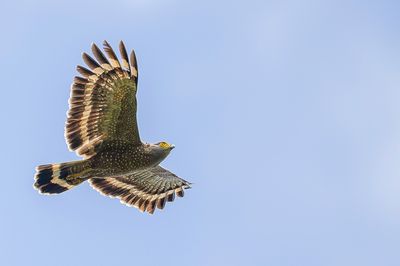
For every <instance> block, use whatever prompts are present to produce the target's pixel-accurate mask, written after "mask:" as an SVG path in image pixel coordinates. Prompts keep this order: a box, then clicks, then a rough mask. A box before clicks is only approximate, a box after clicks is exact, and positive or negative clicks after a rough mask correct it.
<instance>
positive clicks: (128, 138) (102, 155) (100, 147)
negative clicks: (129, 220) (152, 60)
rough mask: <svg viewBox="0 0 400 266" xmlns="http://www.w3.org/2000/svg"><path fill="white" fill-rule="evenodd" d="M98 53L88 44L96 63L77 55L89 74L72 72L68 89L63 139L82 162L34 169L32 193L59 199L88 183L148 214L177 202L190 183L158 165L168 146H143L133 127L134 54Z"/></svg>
mask: <svg viewBox="0 0 400 266" xmlns="http://www.w3.org/2000/svg"><path fill="white" fill-rule="evenodd" d="M103 46H104V51H105V53H106V54H107V56H105V55H104V54H103V52H102V51H101V50H100V49H99V48H98V46H96V44H92V47H91V48H92V52H93V55H94V57H95V58H96V59H97V61H96V60H95V59H94V58H92V57H91V56H90V55H88V54H86V53H83V54H82V57H83V61H84V62H85V63H86V64H87V66H88V67H89V68H85V67H83V66H77V71H78V72H79V73H80V74H81V76H76V77H75V78H74V80H73V83H72V87H71V96H70V99H69V105H70V108H69V111H68V115H67V116H68V118H67V122H66V126H65V138H66V141H67V144H68V147H69V149H70V150H72V151H75V152H76V153H77V154H78V155H80V156H82V157H83V160H80V161H73V162H65V163H55V164H46V165H40V166H38V167H37V168H36V174H35V183H34V188H35V189H37V190H39V192H40V193H42V194H59V193H62V192H64V191H66V190H69V189H71V188H74V187H75V186H77V185H79V184H81V183H82V182H84V181H86V180H88V181H89V183H90V185H91V186H92V187H93V188H94V189H96V190H97V191H99V192H100V193H101V194H103V195H107V196H110V197H116V198H118V199H120V201H121V203H124V204H126V205H128V206H134V207H136V208H138V209H139V210H140V211H142V212H148V213H150V214H152V213H153V212H154V210H155V208H156V207H157V208H159V209H163V208H164V206H165V203H166V201H173V200H174V198H175V194H176V195H177V196H179V197H183V195H184V189H188V188H190V185H191V184H190V183H189V182H187V181H185V180H183V179H181V178H179V177H178V176H176V175H175V174H173V173H171V172H170V171H168V170H167V169H165V168H163V167H161V166H160V165H159V164H160V162H161V161H163V160H164V159H165V158H166V157H167V156H168V154H169V153H170V152H171V150H172V149H173V148H174V146H173V145H170V144H168V143H167V142H165V141H162V142H158V143H155V144H149V143H143V142H142V141H141V140H140V137H139V130H138V125H137V121H136V109H137V108H136V91H137V81H138V68H137V61H136V56H135V53H134V51H133V50H132V52H131V53H130V56H129V58H128V53H127V52H126V49H125V45H124V43H123V42H122V41H121V42H120V43H119V51H120V57H121V62H120V61H119V60H118V58H117V56H116V54H115V52H114V50H113V49H112V47H111V46H110V45H109V43H108V42H107V41H104V43H103Z"/></svg>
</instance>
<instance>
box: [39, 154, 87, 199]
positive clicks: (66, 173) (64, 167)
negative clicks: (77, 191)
mask: <svg viewBox="0 0 400 266" xmlns="http://www.w3.org/2000/svg"><path fill="white" fill-rule="evenodd" d="M88 170H90V169H89V167H88V163H87V161H75V162H67V163H59V164H45V165H40V166H38V167H36V174H35V183H34V185H33V186H34V188H35V189H37V190H38V191H39V192H40V193H42V194H60V193H62V192H64V191H67V190H69V189H71V188H73V187H75V186H77V185H79V184H80V183H82V182H83V181H85V180H87V179H88V177H87V173H88Z"/></svg>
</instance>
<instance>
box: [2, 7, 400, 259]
mask: <svg viewBox="0 0 400 266" xmlns="http://www.w3.org/2000/svg"><path fill="white" fill-rule="evenodd" d="M399 13H400V2H399V1H382V0H380V1H377V0H376V1H374V0H372V1H352V0H346V1H344V0H343V1H341V0H332V1H329V0H328V1H311V0H309V1H308V0H306V1H281V0H280V1H211V0H210V1H208V0H203V1H178V0H171V1H166V0H147V1H146V0H125V1H120V0H115V1H64V2H61V1H2V3H1V11H0V23H1V25H3V27H2V30H1V36H2V40H1V43H0V59H1V62H2V64H1V65H0V73H1V74H0V75H1V77H2V85H1V96H2V99H3V101H2V104H1V105H0V118H1V121H2V130H1V131H0V136H1V140H2V141H1V148H2V152H1V154H0V159H1V167H2V171H3V172H2V178H1V187H2V193H1V194H0V211H1V213H2V215H1V217H0V264H1V265H41V266H45V265H96V266H98V265H100V266H101V265H118V264H121V265H142V266H146V265H194V266H196V265H202V266H203V265H210V266H213V265H232V266H235V265H282V266H286V265H293V266H298V265H306V266H313V265H340V266H347V265H363V266H369V265H385V266H391V265H400V253H399V244H400V243H399V241H400V240H399V239H400V105H399V101H400V34H399V29H400V17H399ZM104 39H106V40H108V41H109V42H110V43H111V44H112V45H113V46H114V47H115V48H116V47H117V44H118V41H119V40H121V39H122V40H124V41H125V44H126V46H127V47H128V48H129V49H131V48H134V49H135V51H136V54H137V57H138V61H139V72H140V77H139V79H140V80H139V91H138V104H139V107H138V108H139V109H138V122H139V127H140V131H141V137H142V139H143V140H144V141H147V142H157V141H161V140H166V141H168V142H170V143H174V144H175V145H176V149H175V150H174V151H173V152H172V153H171V154H170V156H169V157H168V158H167V159H166V160H165V161H164V162H163V163H162V165H163V166H165V167H167V168H169V169H170V170H172V171H173V172H175V173H176V174H178V175H179V176H181V177H183V178H185V179H186V180H188V181H191V182H193V183H194V185H193V189H191V190H188V191H187V193H186V194H185V197H184V198H182V199H181V198H178V199H176V200H175V202H174V203H172V204H167V206H166V208H165V209H164V210H163V211H161V212H160V211H158V212H156V213H155V215H153V216H151V215H147V214H142V213H140V212H139V211H137V210H136V209H134V208H128V207H126V206H124V205H121V204H120V203H119V202H118V200H116V199H109V198H107V197H103V196H101V195H100V194H99V193H97V192H96V191H94V190H93V189H91V188H90V186H89V185H88V184H83V185H81V186H79V187H77V188H76V189H73V190H71V191H68V192H66V193H63V194H61V195H58V196H43V195H39V194H38V193H37V191H35V190H34V189H33V188H32V183H33V175H34V169H35V166H37V165H39V164H45V163H51V162H63V161H69V160H76V159H78V157H77V156H76V155H75V154H74V153H72V152H69V151H68V150H67V146H66V144H65V140H64V123H65V120H66V111H67V109H68V97H69V94H70V92H69V88H70V84H71V82H72V78H73V76H74V75H76V72H75V66H76V65H77V64H81V63H82V59H81V53H82V52H83V51H90V44H91V43H92V42H96V43H97V44H101V43H102V41H103V40H104Z"/></svg>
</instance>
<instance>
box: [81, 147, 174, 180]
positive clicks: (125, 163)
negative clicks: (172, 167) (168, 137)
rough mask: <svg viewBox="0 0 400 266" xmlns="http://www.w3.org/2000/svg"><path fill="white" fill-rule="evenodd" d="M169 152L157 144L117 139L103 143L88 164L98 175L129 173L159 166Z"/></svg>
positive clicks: (94, 174)
mask: <svg viewBox="0 0 400 266" xmlns="http://www.w3.org/2000/svg"><path fill="white" fill-rule="evenodd" d="M168 153H169V151H167V150H164V149H161V148H159V147H158V146H156V145H150V144H140V145H134V144H131V143H129V142H124V141H118V140H117V141H112V142H108V143H104V144H102V145H101V150H100V151H99V152H98V153H96V155H94V156H93V157H92V158H90V159H89V160H88V161H89V164H88V166H89V168H90V171H91V175H93V176H96V177H107V176H117V175H127V174H131V173H134V172H138V171H142V170H145V169H148V168H152V167H155V166H157V165H158V164H159V163H160V162H161V161H162V160H164V159H165V158H166V157H167V155H168Z"/></svg>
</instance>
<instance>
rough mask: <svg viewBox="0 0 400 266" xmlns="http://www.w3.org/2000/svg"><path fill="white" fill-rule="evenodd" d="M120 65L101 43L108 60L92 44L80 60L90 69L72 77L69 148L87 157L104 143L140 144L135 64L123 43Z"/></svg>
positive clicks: (105, 45) (79, 67)
mask: <svg viewBox="0 0 400 266" xmlns="http://www.w3.org/2000/svg"><path fill="white" fill-rule="evenodd" d="M119 48H120V52H121V58H122V62H123V63H122V65H121V64H120V63H119V60H118V58H117V56H116V55H115V52H114V50H113V49H112V48H111V46H110V45H109V44H108V42H107V41H104V50H105V52H106V54H107V55H108V58H107V57H106V56H105V55H104V54H103V52H102V51H101V50H100V49H99V48H98V47H97V46H96V45H95V44H92V52H93V55H94V57H95V58H96V59H97V61H96V60H95V59H94V58H92V57H91V56H89V55H88V54H86V53H83V54H82V58H83V61H84V62H85V63H86V65H87V66H88V67H89V68H85V67H82V66H77V71H78V72H79V73H80V74H81V75H82V76H80V77H75V78H74V82H73V84H72V88H71V96H70V100H69V104H70V109H69V111H68V118H67V123H66V127H65V137H66V140H67V144H68V147H69V148H70V149H71V150H75V151H76V152H77V153H78V154H79V155H83V156H85V157H90V156H92V155H93V154H95V148H96V147H97V145H99V144H101V143H102V142H103V141H106V140H114V139H122V140H125V141H129V142H132V143H137V144H140V143H141V142H140V136H139V130H138V126H137V119H136V111H137V103H136V91H137V77H138V71H137V63H136V56H135V54H134V52H133V51H132V53H131V58H132V59H134V60H131V62H129V60H128V56H127V53H126V49H125V46H124V44H123V42H122V41H121V42H120V45H119Z"/></svg>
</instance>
